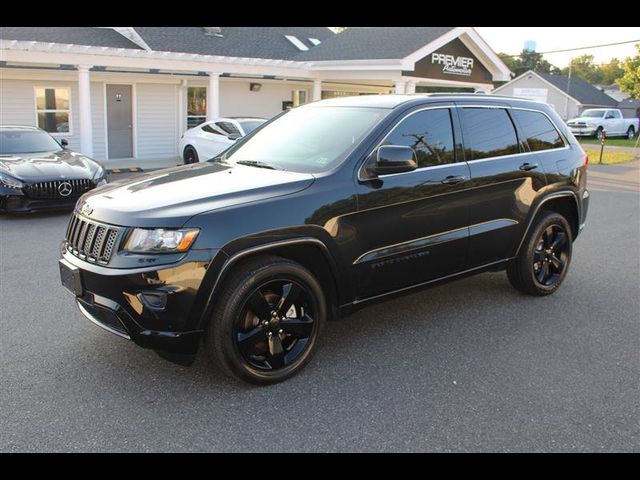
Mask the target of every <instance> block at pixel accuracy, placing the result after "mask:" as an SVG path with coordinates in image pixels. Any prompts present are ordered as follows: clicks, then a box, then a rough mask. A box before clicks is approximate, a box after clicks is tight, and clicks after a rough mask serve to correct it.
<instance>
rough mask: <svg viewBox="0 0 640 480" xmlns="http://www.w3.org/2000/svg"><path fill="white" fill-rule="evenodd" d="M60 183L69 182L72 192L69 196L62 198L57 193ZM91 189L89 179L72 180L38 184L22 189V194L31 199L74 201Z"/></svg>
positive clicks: (91, 184) (91, 183)
mask: <svg viewBox="0 0 640 480" xmlns="http://www.w3.org/2000/svg"><path fill="white" fill-rule="evenodd" d="M61 182H69V183H70V184H71V187H72V189H73V191H72V192H71V194H70V195H68V196H66V197H63V196H62V195H60V192H59V191H58V187H59V186H60V183H61ZM92 188H93V182H92V181H91V180H89V179H84V178H80V179H73V180H66V179H64V180H53V181H48V182H39V183H33V184H31V185H27V186H26V187H24V192H25V193H26V194H27V195H28V196H29V197H30V198H33V199H41V200H46V199H49V200H53V199H74V198H78V197H79V196H80V195H82V194H84V193H86V192H88V191H89V190H91V189H92Z"/></svg>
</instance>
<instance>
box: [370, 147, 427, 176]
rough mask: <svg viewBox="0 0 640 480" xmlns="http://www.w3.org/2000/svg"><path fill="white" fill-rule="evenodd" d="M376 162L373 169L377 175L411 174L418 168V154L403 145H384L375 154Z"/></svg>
mask: <svg viewBox="0 0 640 480" xmlns="http://www.w3.org/2000/svg"><path fill="white" fill-rule="evenodd" d="M375 155H376V157H375V158H376V162H375V164H374V166H373V168H372V170H373V173H375V174H376V175H389V174H392V173H403V172H410V171H412V170H415V169H416V168H418V161H417V160H416V152H415V150H414V149H413V148H411V147H405V146H403V145H382V146H381V147H379V148H378V150H377V151H376V153H375Z"/></svg>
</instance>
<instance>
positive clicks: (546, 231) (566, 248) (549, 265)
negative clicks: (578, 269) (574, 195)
mask: <svg viewBox="0 0 640 480" xmlns="http://www.w3.org/2000/svg"><path fill="white" fill-rule="evenodd" d="M572 243H573V238H572V234H571V227H570V226H569V223H568V222H567V220H566V219H565V218H564V217H563V216H562V215H560V214H559V213H555V212H547V213H544V214H543V215H541V216H540V217H539V218H538V220H537V221H536V223H535V225H534V226H533V227H532V229H531V230H530V231H529V233H528V234H527V236H526V238H525V240H524V242H523V244H522V246H521V248H520V252H519V254H518V256H517V257H516V258H515V259H513V260H512V261H511V263H510V264H509V265H508V266H507V276H508V277H509V281H510V282H511V285H513V286H514V287H515V288H517V289H518V290H520V291H521V292H523V293H526V294H529V295H535V296H542V295H549V294H551V293H553V292H555V291H556V290H557V289H558V288H559V287H560V284H561V283H562V281H563V280H564V278H565V276H566V275H567V271H568V269H569V263H570V261H571V251H572Z"/></svg>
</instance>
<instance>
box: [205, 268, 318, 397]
mask: <svg viewBox="0 0 640 480" xmlns="http://www.w3.org/2000/svg"><path fill="white" fill-rule="evenodd" d="M287 285H289V287H288V288H287ZM283 298H286V299H288V300H290V301H285V302H284V304H281V302H283ZM264 301H266V303H264ZM291 302H293V303H292V304H291V307H289V306H288V305H289V304H290V303H291ZM278 304H281V306H280V309H279V311H278V315H276V316H274V315H273V313H274V311H276V310H278ZM294 318H295V320H294ZM309 319H310V320H311V322H309ZM326 319H327V306H326V300H325V295H324V292H323V290H322V287H321V285H320V283H319V282H318V280H317V279H316V278H315V276H314V275H313V274H311V272H309V271H308V270H307V269H306V268H304V267H303V266H302V265H300V264H298V263H296V262H293V261H290V260H287V259H284V258H280V257H271V256H269V257H259V258H256V259H251V260H247V261H246V262H243V263H241V264H239V265H238V266H237V267H234V269H233V271H232V272H231V273H230V276H229V277H228V279H227V280H226V281H225V282H224V284H223V287H222V290H221V291H220V293H219V295H218V299H217V303H216V305H215V307H214V309H213V312H212V316H211V319H210V321H209V325H208V326H207V330H206V334H205V340H204V342H205V348H206V350H207V352H208V354H209V355H210V357H211V358H212V359H213V360H214V362H215V363H216V364H217V365H219V366H220V367H221V369H222V370H223V371H224V373H226V374H227V375H229V376H231V377H234V378H237V379H240V380H243V381H245V382H249V383H254V384H258V385H265V384H271V383H277V382H281V381H283V380H286V379H287V378H290V377H291V376H293V375H295V374H296V373H298V372H299V371H300V370H302V369H303V368H304V366H305V365H306V364H307V363H308V362H309V360H310V359H311V357H312V355H313V353H314V352H315V349H316V346H317V343H318V339H319V337H320V335H321V332H322V330H323V328H324V325H325V323H326Z"/></svg>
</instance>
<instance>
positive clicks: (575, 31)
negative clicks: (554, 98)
mask: <svg viewBox="0 0 640 480" xmlns="http://www.w3.org/2000/svg"><path fill="white" fill-rule="evenodd" d="M475 29H476V31H477V32H478V33H479V34H480V36H481V37H482V38H484V40H485V41H486V42H487V43H488V44H489V45H490V46H491V48H492V49H493V50H494V51H495V52H504V53H509V54H512V55H513V54H518V53H520V52H521V51H522V48H523V46H524V42H525V41H527V40H533V41H535V42H536V51H537V52H546V51H548V50H561V49H565V48H577V47H588V46H591V45H600V44H603V43H613V42H622V41H627V40H640V27H475ZM638 43H640V42H638ZM636 52H637V51H636V49H635V48H634V44H633V43H629V44H625V45H615V46H611V47H601V48H593V49H588V50H576V51H573V52H565V53H551V54H548V55H544V58H545V59H546V60H547V61H548V62H550V63H551V64H553V65H555V66H556V67H559V68H563V67H566V66H567V65H568V64H569V62H570V61H571V58H572V57H577V56H579V55H584V54H589V55H593V56H594V57H595V58H594V60H595V62H596V63H602V62H608V61H609V60H611V59H612V58H614V57H617V58H618V59H620V60H622V59H624V58H626V57H630V56H633V55H635V54H636Z"/></svg>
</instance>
